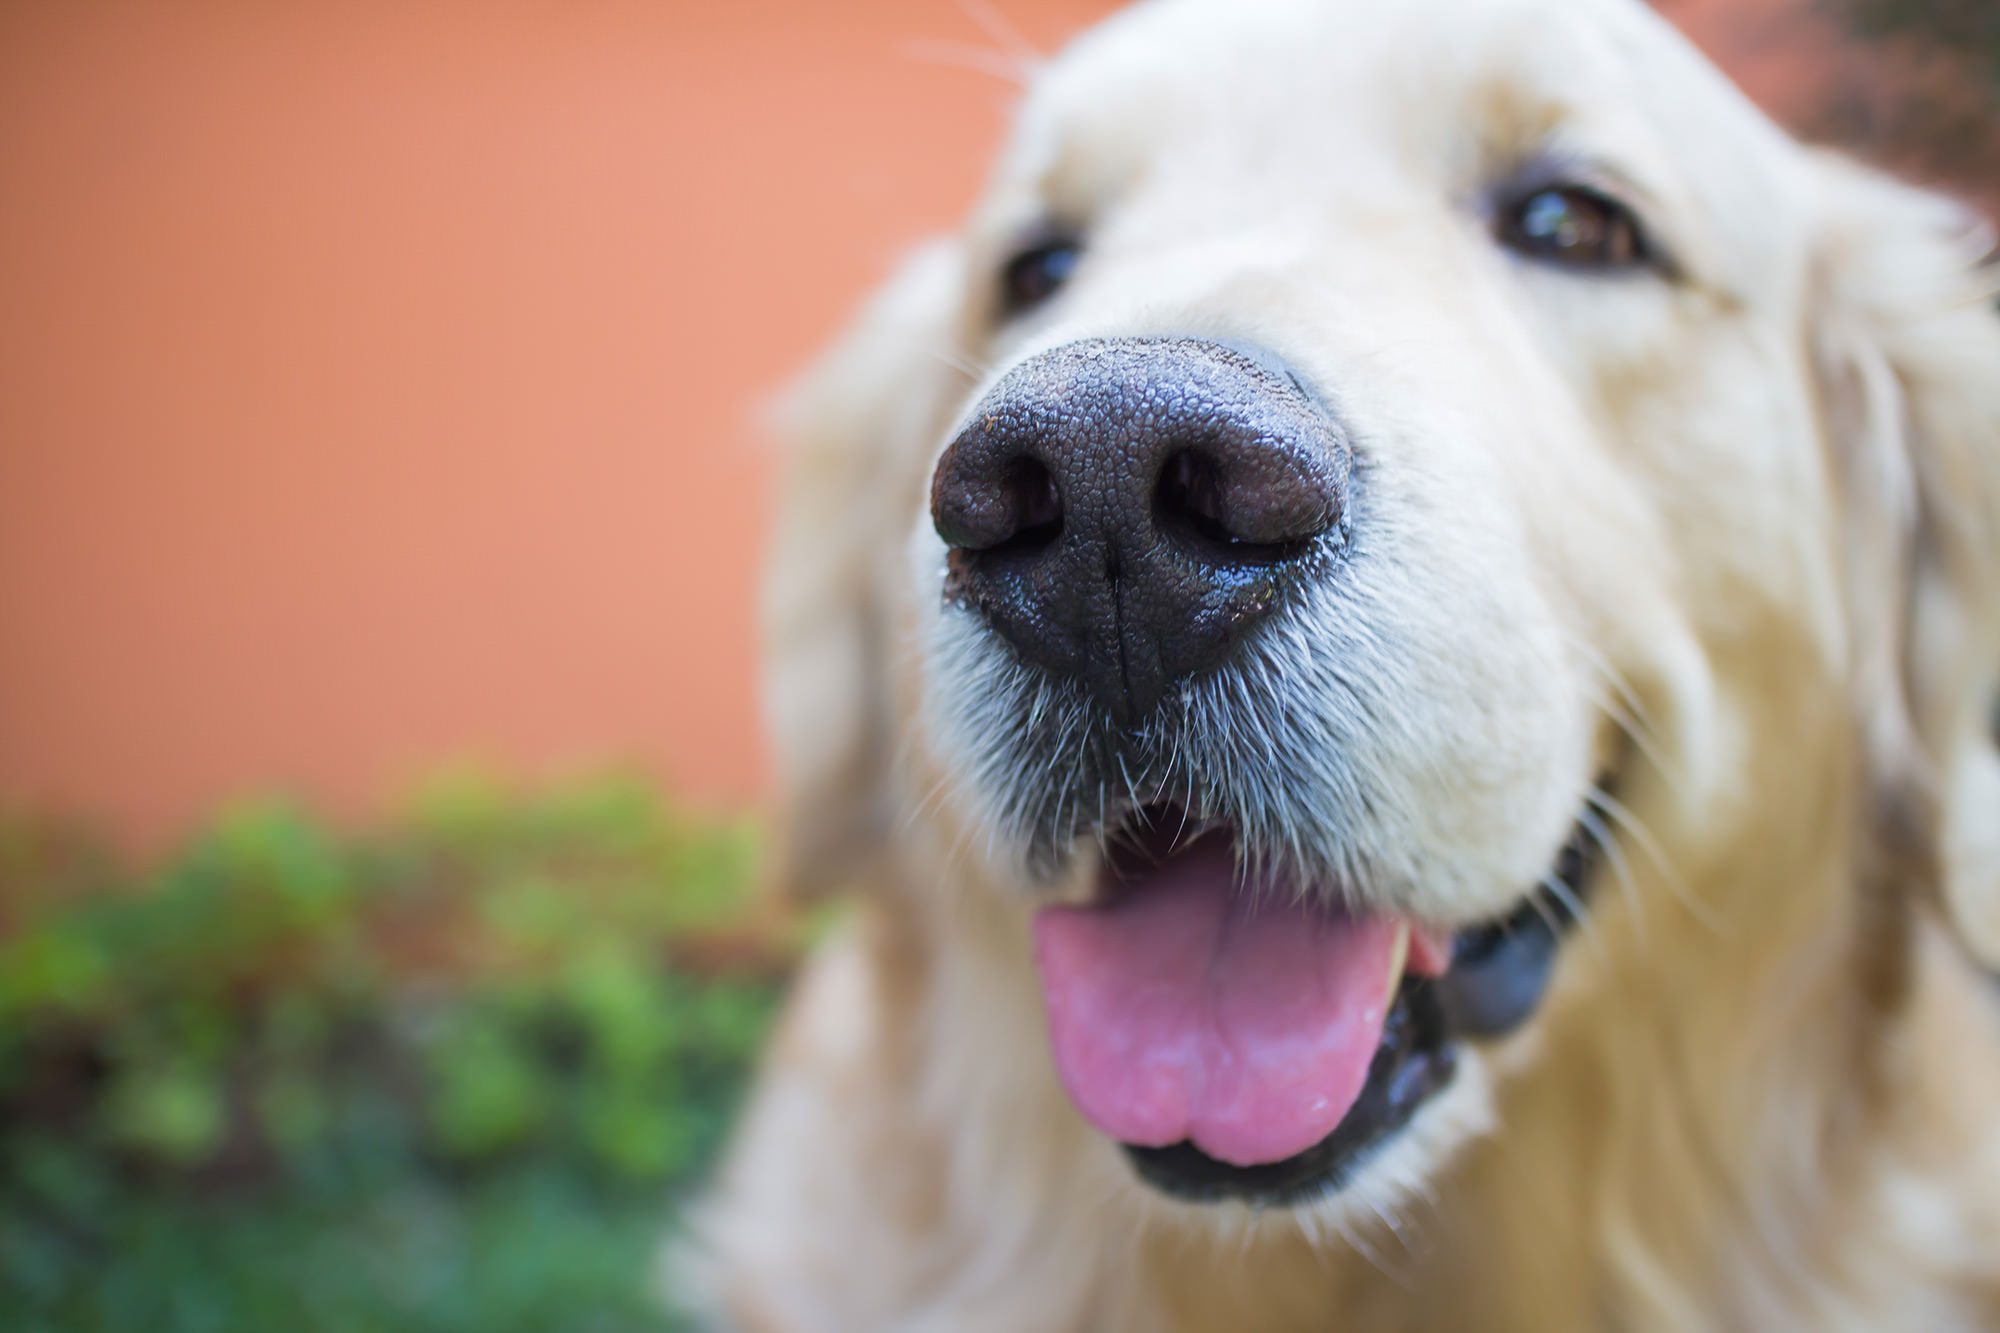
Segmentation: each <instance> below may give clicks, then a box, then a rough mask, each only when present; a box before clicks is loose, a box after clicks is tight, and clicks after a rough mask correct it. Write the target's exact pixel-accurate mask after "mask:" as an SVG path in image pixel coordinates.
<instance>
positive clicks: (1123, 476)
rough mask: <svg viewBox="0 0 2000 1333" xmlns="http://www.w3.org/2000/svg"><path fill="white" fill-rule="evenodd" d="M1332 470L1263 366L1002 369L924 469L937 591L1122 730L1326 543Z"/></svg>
mask: <svg viewBox="0 0 2000 1333" xmlns="http://www.w3.org/2000/svg"><path fill="white" fill-rule="evenodd" d="M1349 457H1350V455H1349V450H1348V447H1347V442H1346V439H1345V438H1344V437H1343V435H1342V434H1341V432H1340V430H1339V428H1338V427H1337V426H1336V425H1335V424H1334V422H1333V421H1332V419H1331V418H1330V417H1329V416H1328V415H1327V414H1326V413H1325V412H1324V411H1323V410H1321V409H1320V407H1319V406H1318V405H1317V404H1316V403H1315V402H1314V401H1313V400H1312V399H1311V398H1310V397H1308V396H1307V394H1306V393H1305V391H1304V390H1303V389H1302V388H1301V387H1300V385H1299V382H1298V380H1297V379H1296V378H1295V377H1294V376H1292V375H1291V374H1290V373H1289V372H1288V371H1286V369H1285V368H1284V366H1283V365H1282V364H1280V363H1279V362H1278V361H1277V360H1276V358H1273V357H1268V356H1266V355H1264V354H1262V353H1257V352H1251V351H1245V350H1239V349H1237V348H1233V347H1227V346H1223V345H1222V344H1220V343H1212V342H1203V341H1198V340H1195V339H1187V338H1138V339H1091V340H1088V341H1084V342H1076V343H1070V344H1068V345H1067V346H1064V347H1059V348H1056V349H1055V350H1054V351H1051V352H1044V353H1042V354H1041V355H1039V356H1036V357H1033V358H1031V359H1029V360H1027V361H1024V362H1023V363H1021V364H1020V365H1018V366H1016V367H1015V368H1014V369H1012V370H1011V371H1009V372H1008V373H1007V374H1006V375H1005V376H1004V377H1003V378H1002V379H1001V380H1000V382H999V383H998V384H996V385H994V386H993V389H992V392H990V393H988V394H987V395H986V398H985V399H984V401H982V402H981V403H980V405H979V407H978V408H977V409H976V410H975V411H974V412H973V414H972V420H971V424H970V425H968V426H966V428H965V429H964V431H963V432H961V433H960V435H959V437H958V438H957V439H956V440H954V441H952V444H951V447H950V448H948V449H947V450H945V454H944V457H943V458H942V459H941V460H940V461H939V463H938V468H937V472H936V474H935V475H934V476H933V477H932V478H931V518H932V520H933V521H934V522H935V523H936V524H937V530H938V535H939V536H941V537H943V538H944V540H945V542H946V543H947V544H949V545H950V546H951V548H952V550H951V557H950V560H951V574H950V578H949V581H948V584H947V591H948V593H949V595H951V596H952V597H954V598H956V599H958V600H960V601H963V602H966V603H969V604H971V605H974V606H976V607H978V608H979V609H980V610H981V611H982V612H983V613H984V614H985V616H986V618H987V620H988V621H989V622H990V623H991V624H992V626H993V628H994V629H995V630H997V631H998V632H999V633H1000V634H1002V635H1003V636H1005V637H1006V639H1007V640H1008V641H1009V642H1010V643H1012V644H1013V645H1014V648H1015V650H1016V651H1017V652H1019V653H1020V655H1021V656H1022V657H1023V658H1024V659H1025V660H1027V661H1029V662H1031V663H1033V664H1035V665H1036V666H1039V667H1041V668H1043V669H1045V670H1047V671H1051V672H1055V673H1057V674H1061V675H1067V676H1073V677H1076V678H1078V679H1080V680H1081V681H1083V682H1084V684H1085V685H1086V686H1088V687H1089V689H1090V691H1091V693H1092V694H1094V695H1095V696H1096V697H1097V699H1098V700H1099V701H1100V702H1101V703H1102V704H1103V705H1104V706H1105V708H1106V709H1108V710H1109V711H1110V712H1111V714H1112V716H1113V717H1115V718H1116V719H1118V720H1119V721H1120V722H1123V723H1130V722H1132V721H1134V720H1136V719H1137V718H1138V717H1140V716H1141V715H1143V714H1144V713H1145V712H1146V711H1147V710H1149V709H1150V708H1151V707H1152V706H1153V705H1154V703H1156V702H1157V701H1158V700H1159V698H1160V696H1161V695H1162V694H1164V693H1165V692H1166V690H1167V688H1168V686H1170V685H1171V684H1172V683H1173V682H1175V681H1177V680H1179V679H1181V678H1182V677H1184V676H1188V675H1191V674H1193V673H1195V672H1198V671H1201V670H1203V669H1204V668H1207V667H1211V666H1214V665H1216V664H1217V663H1219V662H1221V661H1222V660H1223V658H1224V657H1225V656H1227V654H1228V653H1229V651H1230V649H1231V648H1232V647H1233V646H1234V645H1235V644H1236V643H1237V642H1238V641H1239V640H1240V639H1241V638H1242V637H1243V635H1244V633H1245V632H1246V631H1247V630H1249V629H1250V627H1251V626H1253V625H1254V624H1256V622H1257V621H1259V620H1260V619H1262V618H1263V617H1265V616H1267V615H1269V614H1270V612H1271V611H1272V610H1273V609H1274V608H1275V607H1276V606H1277V605H1278V602H1279V599H1280V597H1281V595H1282V594H1283V592H1284V590H1285V587H1286V585H1287V584H1288V583H1290V582H1291V581H1293V579H1294V578H1295V576H1296V575H1297V573H1298V571H1299V570H1300V569H1301V568H1302V567H1303V566H1304V565H1305V564H1307V563H1308V562H1309V558H1310V557H1311V556H1312V555H1313V554H1314V553H1315V552H1321V551H1324V550H1325V549H1327V548H1328V546H1329V545H1330V541H1331V540H1332V539H1331V538H1330V537H1329V534H1337V533H1338V532H1339V531H1340V530H1342V528H1343V522H1344V517H1345V515H1344V509H1345V502H1346V498H1347V495H1346V492H1347V479H1348V469H1349ZM1323 539H1324V540H1323Z"/></svg>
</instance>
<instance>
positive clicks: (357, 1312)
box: [0, 780, 802, 1333]
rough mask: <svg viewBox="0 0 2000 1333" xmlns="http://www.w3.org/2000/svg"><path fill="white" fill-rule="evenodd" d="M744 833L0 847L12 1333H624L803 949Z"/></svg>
mask: <svg viewBox="0 0 2000 1333" xmlns="http://www.w3.org/2000/svg"><path fill="white" fill-rule="evenodd" d="M754 851H755V838H754V831H753V829H752V828H751V827H750V826H748V825H746V824H740V823H738V824H723V823H716V822H713V821H709V822H704V821H697V820H692V819H688V818H683V817H680V816H677V815H675V814H674V813H672V812H670V811H669V810H667V809H666V808H665V807H664V806H663V805H662V804H661V803H660V802H659V801H658V799H657V798H656V797H655V796H654V795H653V794H652V793H651V792H650V791H649V790H648V789H647V788H646V787H645V786H643V785H642V784H637V783H631V782H620V781H604V782H597V783H592V784H589V785H586V786H580V787H577V788H574V789H570V790H564V791H560V792H556V793H553V794H546V795H542V796H539V797H534V798H522V797H517V796H510V795H508V794H506V793H505V792H503V791H501V790H500V789H498V788H497V787H494V786H492V785H488V784H482V783H479V782H477V781H471V780H459V781H455V782H451V783H447V784H443V785H440V786H438V787H437V788H436V789H435V790H433V791H431V792H430V793H429V794H428V795H426V796H425V797H423V798H422V799H421V800H420V801H418V802H417V803H416V805H415V807H414V808H413V809H412V810H411V812H410V813H409V815H408V816H407V817H406V818H405V819H402V820H400V821H398V822H397V823H396V824H395V825H394V826H393V827H391V828H388V829H386V830H383V831H379V832H375V833H370V834H364V835H356V836H340V835H336V834H333V833H331V832H329V831H327V830H326V829H325V828H323V827H321V826H319V825H317V824H315V823H313V822H311V821H309V820H307V819H305V818H303V817H302V816H300V815H299V814H298V813H296V812H294V811H292V810H289V809H286V808H283V807H278V806H261V807H254V808H244V809H240V810H237V811H234V812H231V813H229V814H228V815H227V816H225V817H224V818H223V819H221V820H220V821H219V822H218V823H217V824H216V825H215V827H214V828H213V829H212V830H211V831H210V832H208V833H207V834H206V835H204V836H203V837H201V838H199V839H198V840H197V841H195V842H194V843H193V844H192V845H191V846H190V847H189V848H188V849H187V850H186V851H184V852H183V853H181V854H180V855H178V856H176V857H174V858H173V859H172V860H171V861H170V862H168V863H167V864H165V865H164V866H162V867H160V868H159V869H157V870H155V871H153V872H151V873H148V874H144V875H138V876H132V875H126V874H124V873H122V872H121V871H120V870H119V869H118V867H117V866H116V864H115V863H114V861H113V860H112V859H111V858H110V857H108V856H107V855H105V854H104V853H103V852H102V851H101V850H99V849H98V848H97V847H95V846H94V845H93V844H92V843H91V842H90V841H89V840H88V839H87V838H84V837H80V836H77V835H76V834H74V833H69V832H65V831H62V830H56V829H50V828H48V827H45V826H34V825H29V824H25V823H20V822H16V823H14V824H11V825H0V1326H4V1328H5V1329H7V1330H8V1331H9V1333H98V1331H100V1330H102V1331H103V1333H114V1331H116V1333H124V1330H134V1331H135V1333H136V1331H137V1330H141V1329H143V1330H146V1331H147V1333H172V1331H178V1330H188V1333H194V1331H195V1330H202V1331H203V1333H238V1331H241V1333H269V1331H271V1330H277V1329H285V1330H321V1329H324V1330H329V1331H331V1330H342V1331H346V1330H397V1331H401V1330H425V1331H428V1330H438V1331H439V1333H443V1331H445V1330H460V1329H464V1330H473V1329H478V1330H481V1333H504V1331H508V1330H562V1331H564V1333H568V1331H570V1330H600V1329H601V1330H607V1331H608V1330H626V1329H641V1328H655V1329H657V1328H662V1327H670V1326H671V1325H670V1324H668V1323H667V1322H666V1319H665V1317H664V1316H663V1315H662V1314H661V1313H660V1312H659V1310H658V1308H657V1302H656V1300H655V1299H654V1297H653V1295H652V1293H651V1289H650V1288H651V1283H652V1263H653V1258H654V1253H655V1250H656V1248H657V1246H658V1244H659V1242H660V1241H661V1239H662V1238H663V1237H664V1236H665V1234H666V1231H667V1227H668V1225H669V1221H670V1218H671V1212H672V1204H673V1200H674V1199H675V1197H676V1196H678V1195H680V1194H683V1193H684V1192H685V1189H686V1187H687V1186H688V1184H689V1182H690V1181H691V1180H692V1179H693V1178H694V1176H695V1174H696V1173H697V1172H698V1170H699V1169H700V1167H701V1166H702V1164H703V1163H705V1162H706V1161H707V1160H708V1159H709V1158H710V1157H711V1155H712V1154H713V1152H714V1151H715V1149H716V1147H717V1145H718V1143H719V1141H720V1138H721V1135H722V1133H723V1129H724V1126H725V1125H726V1123H727V1120H728V1117H729V1114H730V1112H731V1110H732V1108H733V1105H734V1103H735V1100H736V1098H737V1096H738V1094H739V1092H740V1090H741V1088H742V1086H743V1083H744V1080H745V1076H746V1071H747V1069H748V1067H749V1063H750V1061H751V1058H752V1056H753V1053H754V1051H755V1049H756V1047H757V1044H758V1042H759V1039H760V1037H761V1034H762V1032H763V1030H764V1027H765V1025H766V1022H767V1021H768V1019H769V1018H770V1016H771V1014H772V1012H773V1009H774V1006H775V1003H776V996H777V991H778V987H779V984H780V982H781V979H782V975H783V973H784V971H785V970H786V968H787V966H788V964H789V962H790V960H791V958H792V957H793V956H794V954H795V951H796V948H797V946H798V944H799V941H800V939H801V931H802V927H801V926H800V925H799V924H798V923H795V922H792V921H789V920H786V919H783V918H782V917H779V916H777V915H775V914H773V913H772V912H769V911H767V910H764V909H763V908H761V907H760V906H759V904H758V902H757V900H756V899H755V898H754V897H753V895H752V894H751V892H750V884H751V882H752V879H753V873H752V872H753V861H754Z"/></svg>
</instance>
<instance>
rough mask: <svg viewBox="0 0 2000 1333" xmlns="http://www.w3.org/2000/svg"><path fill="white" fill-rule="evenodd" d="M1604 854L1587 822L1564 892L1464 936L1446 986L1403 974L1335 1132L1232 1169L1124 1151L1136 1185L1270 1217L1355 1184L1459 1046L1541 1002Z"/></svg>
mask: <svg viewBox="0 0 2000 1333" xmlns="http://www.w3.org/2000/svg"><path fill="white" fill-rule="evenodd" d="M1597 850H1598V843H1597V841H1596V839H1595V838H1594V837H1592V836H1591V835H1590V833H1589V831H1588V830H1587V829H1586V828H1585V826H1584V825H1583V824H1582V823H1579V824H1578V825H1577V827H1576V829H1575V831H1574V832H1573V833H1572V834H1571V835H1570V840H1569V841H1568V842H1567V843H1566V844H1564V846H1563V850H1562V853H1561V855H1560V856H1559V857H1558V858H1557V860H1556V865H1555V868H1554V870H1553V872H1552V873H1551V879H1552V880H1553V881H1555V882H1556V883H1557V884H1558V885H1560V887H1561V888H1562V890H1563V893H1561V894H1558V893H1557V892H1554V891H1552V890H1551V889H1550V888H1549V887H1538V888H1536V890H1535V891H1534V892H1533V893H1531V894H1529V895H1528V897H1527V899H1526V900H1525V901H1524V902H1523V903H1522V904H1521V905H1520V906H1519V907H1517V908H1516V909H1515V910H1514V911H1512V912H1510V913H1509V914H1508V915H1507V916H1505V917H1503V918H1501V919H1500V920H1497V921H1493V922H1488V923H1486V924H1484V925H1480V926H1474V927H1470V928H1468V929H1466V930H1462V931H1460V932H1459V934H1458V938H1457V939H1456V940H1455V941H1453V946H1452V961H1451V967H1450V968H1449V969H1448V970H1447V971H1446V972H1445V974H1444V975H1443V976H1441V977H1436V978H1431V977H1419V976H1413V975H1409V974H1405V975H1404V977H1403V980H1402V983H1401V984H1400V985H1399V986H1398V987H1397V988H1396V1002H1395V1003H1394V1004H1393V1005H1392V1006H1391V1007H1390V1010H1389V1014H1388V1017H1387V1018H1386V1019H1384V1020H1383V1024H1382V1044H1381V1045H1380V1046H1378V1047H1377V1048H1376V1050H1375V1056H1374V1059H1372V1060H1371V1061H1370V1062H1369V1065H1368V1079H1367V1081H1366V1082H1365V1083H1364V1084H1363V1085H1362V1088H1361V1095H1360V1096H1359V1097H1357V1098H1356V1099H1355V1102H1354V1105H1353V1106H1352V1107H1350V1108H1349V1109H1348V1112H1347V1114H1346V1115H1345V1116H1344V1117H1342V1118H1341V1121H1340V1123H1339V1124H1338V1125H1335V1126H1334V1128H1333V1132H1332V1133H1331V1134H1328V1135H1327V1136H1326V1137H1325V1138H1323V1139H1321V1140H1320V1141H1319V1142H1318V1143H1315V1144H1314V1145H1313V1146H1312V1147H1310V1148H1307V1149H1306V1150H1305V1151H1304V1152H1302V1153H1297V1154H1295V1155H1293V1156H1291V1157H1287V1158H1285V1159H1284V1160H1282V1161H1277V1162H1266V1163H1261V1164H1259V1165H1256V1166H1232V1165H1231V1164H1229V1163H1228V1162H1224V1161H1221V1160H1220V1159H1218V1158H1214V1157H1210V1156H1209V1155H1208V1154H1207V1153H1205V1152H1203V1151H1202V1150H1201V1149H1199V1148H1197V1147H1195V1146H1194V1144H1193V1143H1190V1142H1187V1141H1185V1140H1183V1141H1182V1142H1180V1143H1175V1144H1171V1145H1169V1146H1167V1147H1164V1148H1141V1147H1136V1146H1134V1145H1132V1144H1129V1143H1128V1144H1124V1145H1122V1146H1123V1147H1124V1149H1125V1155H1126V1157H1127V1158H1129V1159H1130V1160H1131V1162H1132V1166H1133V1168H1134V1170H1136V1171H1137V1172H1138V1173H1139V1178H1140V1179H1142V1180H1144V1181H1145V1182H1146V1183H1147V1184H1149V1185H1151V1186H1153V1187H1154V1188H1155V1189H1158V1190H1160V1191H1162V1192H1163V1193H1166V1194H1169V1195H1171V1196H1173V1197H1174V1198H1177V1199H1182V1200H1185V1201H1187V1202H1190V1203H1218V1202H1222V1201H1224V1200H1229V1199H1235V1200H1240V1201H1242V1202H1245V1203H1251V1204H1256V1205H1259V1206H1265V1207H1284V1206H1287V1205H1291V1204H1297V1203H1304V1202H1307V1201H1309V1200H1312V1199H1316V1198H1320V1197H1323V1196H1325V1195H1327V1194H1330V1193H1332V1192H1334V1191H1336V1190H1338V1189H1340V1188H1342V1187H1343V1186H1345V1185H1346V1184H1347V1183H1348V1182H1349V1181H1350V1180H1352V1179H1353V1177H1354V1174H1355V1172H1356V1171H1358V1170H1359V1169H1360V1168H1361V1167H1362V1166H1363V1165H1364V1164H1365V1163H1366V1162H1367V1161H1368V1160H1369V1158H1371V1157H1372V1156H1374V1154H1375V1152H1376V1151H1377V1150H1378V1149H1379V1148H1381V1147H1382V1146H1383V1145H1384V1144H1386V1143H1387V1142H1389V1140H1391V1139H1392V1138H1394V1137H1395V1136H1396V1134H1397V1133H1399V1132H1400V1131H1401V1130H1402V1129H1403V1127H1404V1126H1406V1125H1407V1124H1409V1122H1410V1120H1411V1118H1412V1117H1413V1116H1415V1115H1416V1113H1417V1112H1418V1111H1419V1110H1420V1109H1422V1108H1423V1107H1424V1106H1425V1105H1427V1104H1428V1103H1429V1102H1430V1100H1431V1099H1432V1098H1433V1097H1435V1096H1436V1095H1437V1094H1438V1093H1440V1092H1442V1091H1444V1090H1445V1089H1446V1088H1447V1087H1449V1086H1450V1085H1451V1081H1452V1076H1453V1075H1454V1074H1455V1073H1456V1072H1457V1068H1458V1039H1459V1038H1460V1037H1497V1036H1501V1035H1504V1034H1505V1033H1507V1032H1510V1031H1512V1030H1513V1029H1515V1028H1517V1027H1519V1026H1520V1025H1521V1024H1522V1023H1523V1022H1525V1021H1526V1020H1527V1018H1528V1016H1529V1015H1530V1014H1532V1013H1533V1012H1534V1011H1535V1008H1536V1006H1537V1005H1538V1004H1539V1003H1540V1001H1541V997H1542V994H1543V992H1544V991H1545V990H1547V988H1548V982H1549V976H1550V973H1551V972H1552V971H1553V970H1554V967H1555V959H1556V953H1557V950H1558V949H1559V947H1560V945H1561V943H1562V937H1563V936H1564V935H1566V934H1567V933H1568V932H1569V930H1570V929H1571V928H1572V927H1573V926H1574V925H1575V920H1574V917H1573V915H1572V912H1573V904H1575V903H1576V902H1579V901H1581V900H1582V898H1583V896H1584V895H1585V894H1586V893H1587V892H1588V890H1589V886H1590V879H1591V873H1590V872H1591V870H1592V869H1593V868H1594V862H1595V859H1596V855H1595V854H1596V852H1597Z"/></svg>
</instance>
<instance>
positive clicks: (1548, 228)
mask: <svg viewBox="0 0 2000 1333" xmlns="http://www.w3.org/2000/svg"><path fill="white" fill-rule="evenodd" d="M1500 241H1501V244H1503V245H1506V246H1507V247H1509V248H1510V249H1513V250H1518V251H1519V252H1520V253H1522V254H1524V255H1527V256H1529V257H1530V258H1533V259H1543V260H1547V261H1548V262H1550V263H1553V264H1562V265H1564V266H1565V267H1568V268H1581V269H1615V268H1631V267H1633V266H1635V265H1638V264H1643V263H1646V262H1647V261H1648V259H1649V258H1650V256H1649V255H1648V253H1647V249H1646V238H1645V234H1644V232H1642V231H1641V230H1640V227H1639V219H1637V218H1636V217H1633V216H1632V210H1631V209H1629V208H1627V207H1625V205H1623V204H1621V203H1619V202H1618V201H1617V200H1615V199H1611V198H1608V197H1606V196H1604V195H1601V194H1599V193H1598V192H1597V191H1595V190H1592V189H1589V188H1587V187H1585V186H1581V185H1563V186H1552V187H1550V188H1548V189H1544V190H1537V191H1536V192H1534V193H1533V194H1530V195H1528V196H1527V197H1525V198H1523V199H1521V200H1520V201H1519V202H1517V203H1515V204H1513V205H1511V206H1509V207H1508V208H1507V209H1506V210H1505V211H1504V212H1503V213H1502V214H1501V215H1500Z"/></svg>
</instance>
